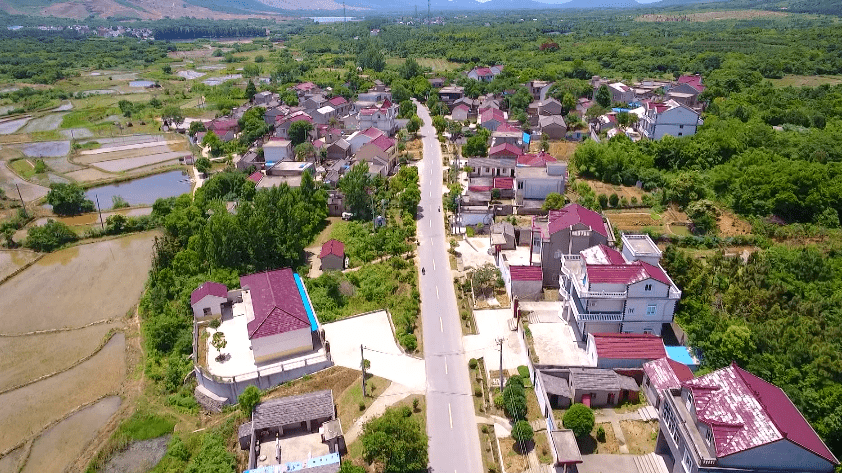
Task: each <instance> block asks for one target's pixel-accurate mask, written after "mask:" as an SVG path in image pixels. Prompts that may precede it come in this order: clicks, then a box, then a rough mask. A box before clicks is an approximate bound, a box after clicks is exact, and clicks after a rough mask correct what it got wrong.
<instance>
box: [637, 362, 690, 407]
mask: <svg viewBox="0 0 842 473" xmlns="http://www.w3.org/2000/svg"><path fill="white" fill-rule="evenodd" d="M691 379H693V372H692V371H690V368H688V367H687V365H684V364H682V363H679V362H677V361H675V360H673V359H671V358H669V357H663V358H658V359H657V360H652V361H650V362H648V363H644V365H643V383H641V385H640V387H641V389H642V390H643V393H644V394H646V400H647V401H649V404H651V405H652V407H655V408H656V409H657V408H659V407H660V406H661V400H662V393H663V392H664V390H666V389H680V388H681V385H682V384H683V383H684V382H685V381H689V380H691Z"/></svg>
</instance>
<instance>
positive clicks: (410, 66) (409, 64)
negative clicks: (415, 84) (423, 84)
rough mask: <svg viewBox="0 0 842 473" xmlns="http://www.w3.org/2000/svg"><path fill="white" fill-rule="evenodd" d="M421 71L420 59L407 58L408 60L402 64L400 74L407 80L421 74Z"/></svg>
mask: <svg viewBox="0 0 842 473" xmlns="http://www.w3.org/2000/svg"><path fill="white" fill-rule="evenodd" d="M421 73H422V71H421V66H420V65H418V61H416V60H415V59H412V58H407V60H406V61H404V62H403V64H401V67H400V74H401V76H402V77H403V78H404V79H406V80H409V79H412V78H413V77H415V76H417V75H420V74H421ZM425 81H426V79H425Z"/></svg>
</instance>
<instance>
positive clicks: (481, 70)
mask: <svg viewBox="0 0 842 473" xmlns="http://www.w3.org/2000/svg"><path fill="white" fill-rule="evenodd" d="M471 72H474V73H476V75H478V76H481V77H482V76H490V75H491V68H488V67H475V68H474V70H473V71H471Z"/></svg>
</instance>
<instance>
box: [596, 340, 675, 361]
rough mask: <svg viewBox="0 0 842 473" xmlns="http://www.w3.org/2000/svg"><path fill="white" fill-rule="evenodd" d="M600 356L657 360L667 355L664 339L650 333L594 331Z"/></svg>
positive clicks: (597, 351) (597, 352) (597, 353)
mask: <svg viewBox="0 0 842 473" xmlns="http://www.w3.org/2000/svg"><path fill="white" fill-rule="evenodd" d="M591 335H592V336H593V343H594V347H595V348H596V356H597V357H598V358H610V359H621V360H657V359H658V358H663V357H665V356H667V350H666V348H664V341H663V340H661V337H659V336H657V335H652V334H648V333H594V334H591Z"/></svg>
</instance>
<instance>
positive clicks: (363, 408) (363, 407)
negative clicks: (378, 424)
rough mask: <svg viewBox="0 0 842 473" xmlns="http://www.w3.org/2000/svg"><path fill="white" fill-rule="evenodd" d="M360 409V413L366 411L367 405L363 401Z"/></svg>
mask: <svg viewBox="0 0 842 473" xmlns="http://www.w3.org/2000/svg"><path fill="white" fill-rule="evenodd" d="M359 407H360V411H364V410H365V403H364V402H363V401H360V404H359Z"/></svg>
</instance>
